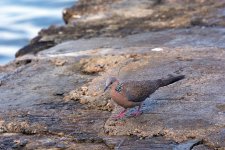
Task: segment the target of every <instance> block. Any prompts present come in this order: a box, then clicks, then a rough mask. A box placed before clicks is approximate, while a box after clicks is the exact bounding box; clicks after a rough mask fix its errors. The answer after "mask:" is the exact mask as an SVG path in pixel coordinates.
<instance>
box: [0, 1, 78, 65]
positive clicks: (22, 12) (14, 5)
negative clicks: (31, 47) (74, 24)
mask: <svg viewBox="0 0 225 150" xmlns="http://www.w3.org/2000/svg"><path fill="white" fill-rule="evenodd" d="M75 1H76V0H1V1H0V65H3V64H6V63H7V62H9V61H11V60H13V59H14V57H15V53H16V52H17V51H18V50H19V49H20V48H22V47H23V46H25V45H26V44H28V42H29V40H31V39H32V38H33V37H35V36H36V35H37V33H38V31H40V30H41V29H42V28H47V27H48V26H50V25H53V24H54V25H62V24H63V20H62V10H63V9H64V8H66V7H70V6H72V5H73V4H74V3H75Z"/></svg>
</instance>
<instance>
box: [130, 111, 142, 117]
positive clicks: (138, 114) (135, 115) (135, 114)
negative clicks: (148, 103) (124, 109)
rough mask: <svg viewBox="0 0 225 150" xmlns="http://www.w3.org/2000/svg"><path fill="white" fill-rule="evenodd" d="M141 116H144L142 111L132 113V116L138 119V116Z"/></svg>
mask: <svg viewBox="0 0 225 150" xmlns="http://www.w3.org/2000/svg"><path fill="white" fill-rule="evenodd" d="M141 114H142V111H135V112H133V113H131V116H132V117H137V116H140V115H141Z"/></svg>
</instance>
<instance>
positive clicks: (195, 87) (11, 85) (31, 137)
mask: <svg viewBox="0 0 225 150" xmlns="http://www.w3.org/2000/svg"><path fill="white" fill-rule="evenodd" d="M104 2H105V1H102V0H98V1H86V0H81V1H80V2H79V3H78V5H76V6H74V7H72V8H70V9H68V10H67V11H66V12H67V13H71V14H74V12H78V14H76V15H80V16H85V17H81V18H80V20H79V19H78V20H76V21H77V22H76V24H75V26H71V24H73V21H74V20H73V19H72V20H71V14H67V16H66V18H65V15H66V12H65V14H64V19H65V22H66V23H68V24H69V25H68V26H63V27H57V28H55V27H52V28H49V29H47V30H44V31H41V32H40V35H39V36H38V37H37V38H35V39H34V40H33V41H32V42H31V44H32V43H36V42H37V41H36V40H37V39H38V40H41V41H48V40H49V39H50V40H49V41H52V40H54V41H56V42H55V43H53V45H55V46H54V47H52V46H53V45H51V46H49V47H51V48H49V47H48V49H46V48H47V47H45V48H44V49H39V48H38V47H36V46H35V45H34V47H35V48H37V49H36V50H33V49H32V48H30V47H29V46H28V49H26V50H25V51H23V50H21V51H19V52H18V53H17V56H21V55H24V54H27V52H28V53H30V52H31V53H36V55H35V56H34V55H24V56H22V57H18V58H17V59H16V60H15V61H13V62H11V63H9V64H7V65H5V66H2V67H0V149H38V148H39V149H82V150H83V149H90V147H91V148H92V149H96V150H98V149H123V150H124V149H125V150H126V149H129V150H130V149H133V150H136V149H162V150H164V149H176V150H182V149H193V150H202V149H224V148H225V142H224V141H225V99H224V95H225V92H224V89H223V87H224V86H225V78H224V74H225V69H224V64H225V59H224V58H225V52H224V48H225V44H224V40H225V30H224V28H222V27H221V26H222V25H223V23H224V22H223V20H221V18H222V17H221V18H220V17H218V13H216V12H218V11H221V10H222V9H224V8H223V7H224V3H223V1H220V2H216V3H213V4H212V2H213V1H204V0H199V1H198V0H196V1H192V3H190V1H185V2H183V1H178V0H165V1H156V0H155V1H154V0H152V1H136V0H134V1H132V2H131V1H127V0H110V1H107V3H104ZM188 2H189V3H188ZM184 4H186V5H184ZM187 4H189V5H187ZM91 6H92V7H91ZM175 6H176V7H175ZM194 8H195V9H194ZM106 10H107V11H106ZM116 10H118V11H116ZM140 10H141V11H140ZM147 10H148V11H147ZM163 10H164V15H165V14H168V15H171V14H170V13H172V14H173V15H171V16H173V17H172V18H171V17H169V16H165V18H163V14H161V13H160V12H161V11H163ZM177 10H180V11H177ZM206 10H207V11H206ZM134 11H137V12H138V13H132V12H134ZM96 12H98V13H96ZM118 12H121V13H118ZM178 12H179V13H178ZM181 12H183V13H181ZM203 12H207V14H206V15H204V16H203ZM107 13H108V14H109V13H111V14H115V13H117V16H116V17H115V16H113V15H112V16H110V15H108V14H107ZM174 13H175V14H174ZM176 13H177V14H176ZM193 13H194V14H198V15H195V16H197V17H198V16H199V17H200V18H201V17H204V19H205V20H207V19H208V20H207V21H208V22H207V21H206V23H204V24H201V23H200V24H197V25H204V26H193V25H196V24H191V23H190V17H191V16H193ZM94 14H98V15H100V16H103V18H104V17H109V18H110V19H108V18H107V19H106V18H104V19H103V20H105V22H102V20H101V18H100V19H99V18H96V16H94ZM103 14H106V16H104V15H103ZM122 14H123V15H122ZM156 14H158V17H156V18H155V19H153V20H151V19H149V17H150V16H151V17H152V15H156ZM68 15H69V17H68ZM107 15H108V16H107ZM132 15H133V16H132ZM220 15H221V14H220ZM118 16H119V17H118ZM180 17H181V18H183V17H184V18H186V19H187V20H189V21H181V20H180V21H177V19H178V20H179V19H180ZM93 18H94V19H93ZM124 18H125V20H124ZM159 18H161V21H160V22H161V23H162V24H164V26H163V25H162V26H158V25H157V23H159V20H157V19H159ZM126 19H127V20H126ZM168 19H169V20H171V21H174V20H176V21H175V22H177V23H180V24H179V25H176V26H175V25H172V24H171V22H170V21H168ZM202 19H203V18H202ZM204 19H203V20H204ZM212 19H216V20H217V19H218V20H217V22H216V23H215V22H214V20H212ZM121 20H123V21H121ZM140 21H141V22H143V23H141V24H140ZM84 22H85V26H82V27H83V28H82V29H84V30H81V28H80V27H81V26H80V25H84ZM163 22H164V23H163ZM165 22H166V23H168V24H166V23H165ZM95 23H98V24H95ZM145 23H146V24H147V25H149V26H145V25H146V24H145ZM152 23H155V25H157V27H158V28H154V27H156V26H154V27H153V26H151V25H152ZM103 24H104V25H103ZM128 24H130V25H131V24H132V26H129V25H128ZM212 24H213V26H212ZM214 25H215V26H214ZM218 25H220V27H219V26H218ZM118 26H119V27H118ZM187 26H189V28H184V27H187ZM206 26H207V27H206ZM168 28H175V29H168ZM178 28H179V29H178ZM106 29H107V30H106ZM155 29H157V30H158V31H149V30H155ZM159 29H167V30H159ZM61 30H63V31H65V30H67V31H68V32H63V33H61ZM71 30H74V32H69V31H71ZM59 31H60V32H59ZM83 31H85V32H83ZM87 31H88V32H87ZM103 31H104V32H103ZM136 31H138V32H136ZM134 33H135V34H134ZM76 34H79V35H80V36H75V35H76ZM87 37H88V39H87ZM90 37H91V38H90ZM37 43H38V42H37ZM37 43H36V44H37ZM40 50H42V51H41V52H40ZM169 74H174V75H176V74H184V75H185V76H186V78H185V79H184V80H182V81H180V82H177V83H174V84H172V85H169V86H167V87H163V88H161V89H159V90H158V91H157V92H156V93H154V94H153V95H152V96H151V97H149V98H148V99H147V100H146V101H145V103H144V107H143V108H142V111H143V114H142V115H141V116H139V117H136V118H132V117H129V113H131V112H132V111H133V109H131V110H130V111H129V112H128V114H127V116H126V117H125V118H124V119H121V120H113V119H112V117H113V116H114V115H115V114H116V113H118V111H119V110H120V109H121V108H120V107H119V106H117V105H116V104H114V103H113V102H112V101H111V100H110V96H109V95H108V93H103V87H104V83H105V79H106V78H107V77H108V76H112V75H114V76H117V77H119V78H120V79H121V80H144V79H157V78H161V77H165V76H167V75H169Z"/></svg>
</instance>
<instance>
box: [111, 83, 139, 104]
mask: <svg viewBox="0 0 225 150" xmlns="http://www.w3.org/2000/svg"><path fill="white" fill-rule="evenodd" d="M125 88H126V87H125V86H124V85H123V84H121V83H119V82H115V83H114V84H113V85H112V87H111V90H110V95H111V98H112V99H113V100H114V101H115V102H116V103H117V104H118V105H120V106H122V107H124V108H130V107H134V106H136V103H134V102H131V101H129V100H128V98H127V96H126V89H125Z"/></svg>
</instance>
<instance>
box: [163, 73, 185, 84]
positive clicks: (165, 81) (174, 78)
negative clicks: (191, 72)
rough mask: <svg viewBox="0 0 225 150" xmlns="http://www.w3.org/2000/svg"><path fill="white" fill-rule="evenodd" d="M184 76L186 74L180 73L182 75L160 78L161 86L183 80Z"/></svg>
mask: <svg viewBox="0 0 225 150" xmlns="http://www.w3.org/2000/svg"><path fill="white" fill-rule="evenodd" d="M184 78H185V76H184V75H180V76H171V77H168V78H165V79H159V82H160V87H162V86H167V85H169V84H172V83H174V82H177V81H179V80H182V79H184Z"/></svg>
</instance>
